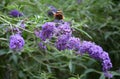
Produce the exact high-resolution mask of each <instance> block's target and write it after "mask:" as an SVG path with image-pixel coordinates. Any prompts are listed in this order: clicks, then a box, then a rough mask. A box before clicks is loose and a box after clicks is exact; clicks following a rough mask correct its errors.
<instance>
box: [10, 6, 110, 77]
mask: <svg viewBox="0 0 120 79" xmlns="http://www.w3.org/2000/svg"><path fill="white" fill-rule="evenodd" d="M50 8H51V11H52V12H56V11H57V10H56V8H54V7H52V6H51V7H50ZM10 15H11V16H14V17H18V16H22V13H20V12H19V11H17V10H12V11H11V12H10ZM20 27H22V28H25V25H24V22H22V23H21V25H20ZM14 29H16V30H17V32H16V34H14V35H11V36H10V44H9V47H10V49H12V50H22V48H23V46H24V44H25V41H24V39H23V37H22V36H21V35H20V34H21V33H19V32H20V31H19V29H18V28H14ZM34 33H35V35H36V36H37V37H39V38H40V39H41V41H40V42H39V44H38V45H39V47H40V48H41V49H44V50H45V49H47V47H46V45H45V43H47V42H46V40H50V39H52V38H55V42H54V46H55V47H56V48H57V49H58V50H59V51H61V50H66V49H67V50H73V51H75V52H76V53H77V54H80V55H84V54H85V53H88V54H89V56H90V57H91V58H94V59H96V60H99V61H100V62H101V63H102V70H103V72H104V75H105V76H106V77H108V78H112V74H110V73H109V72H108V71H109V69H110V68H112V63H111V60H110V58H109V55H108V53H107V52H105V51H104V50H103V49H102V47H100V46H99V45H96V44H95V43H94V42H90V41H82V40H80V39H79V38H76V37H74V35H72V29H71V27H70V23H69V22H64V21H63V20H57V19H55V20H54V21H53V22H46V23H45V24H43V25H42V28H41V30H38V29H36V30H35V31H34Z"/></svg>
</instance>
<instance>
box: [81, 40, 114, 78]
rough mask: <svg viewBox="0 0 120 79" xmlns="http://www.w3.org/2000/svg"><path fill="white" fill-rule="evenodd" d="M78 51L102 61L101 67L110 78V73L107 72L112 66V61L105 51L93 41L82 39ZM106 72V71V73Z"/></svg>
mask: <svg viewBox="0 0 120 79" xmlns="http://www.w3.org/2000/svg"><path fill="white" fill-rule="evenodd" d="M80 51H81V52H82V53H86V52H87V53H88V54H89V55H90V56H91V57H92V58H94V59H97V60H99V61H101V62H102V67H103V68H102V69H103V72H104V73H105V76H106V77H109V78H111V77H112V75H111V74H110V73H108V70H109V69H110V68H112V63H111V60H110V58H109V55H108V53H107V52H105V51H103V49H102V48H101V47H100V46H98V45H96V44H95V43H92V42H89V41H83V42H82V44H81V46H80ZM106 72H107V73H106Z"/></svg>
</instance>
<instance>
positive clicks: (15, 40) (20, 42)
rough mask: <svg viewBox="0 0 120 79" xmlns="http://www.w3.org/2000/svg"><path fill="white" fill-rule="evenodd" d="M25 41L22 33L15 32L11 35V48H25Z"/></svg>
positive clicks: (16, 49) (17, 49)
mask: <svg viewBox="0 0 120 79" xmlns="http://www.w3.org/2000/svg"><path fill="white" fill-rule="evenodd" d="M24 44H25V41H24V39H23V37H21V35H20V34H15V35H11V36H10V45H9V47H10V49H12V50H15V51H19V50H21V49H22V48H23V46H24Z"/></svg>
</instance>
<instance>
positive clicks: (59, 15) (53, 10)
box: [48, 6, 64, 20]
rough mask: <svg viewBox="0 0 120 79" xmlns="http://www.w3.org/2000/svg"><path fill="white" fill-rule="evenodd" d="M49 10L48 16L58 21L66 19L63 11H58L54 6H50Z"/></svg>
mask: <svg viewBox="0 0 120 79" xmlns="http://www.w3.org/2000/svg"><path fill="white" fill-rule="evenodd" d="M49 8H50V10H49V11H48V16H54V18H55V19H57V20H62V19H63V18H64V17H63V13H62V11H60V10H57V9H56V8H55V7H54V6H49Z"/></svg>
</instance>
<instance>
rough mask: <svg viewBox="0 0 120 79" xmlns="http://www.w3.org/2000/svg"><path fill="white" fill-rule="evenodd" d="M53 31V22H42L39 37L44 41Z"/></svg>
mask: <svg viewBox="0 0 120 79" xmlns="http://www.w3.org/2000/svg"><path fill="white" fill-rule="evenodd" d="M54 31H55V23H54V22H47V23H45V24H43V26H42V30H41V32H40V38H41V39H42V40H43V41H45V40H46V39H50V38H51V37H52V36H53V34H54Z"/></svg>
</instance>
